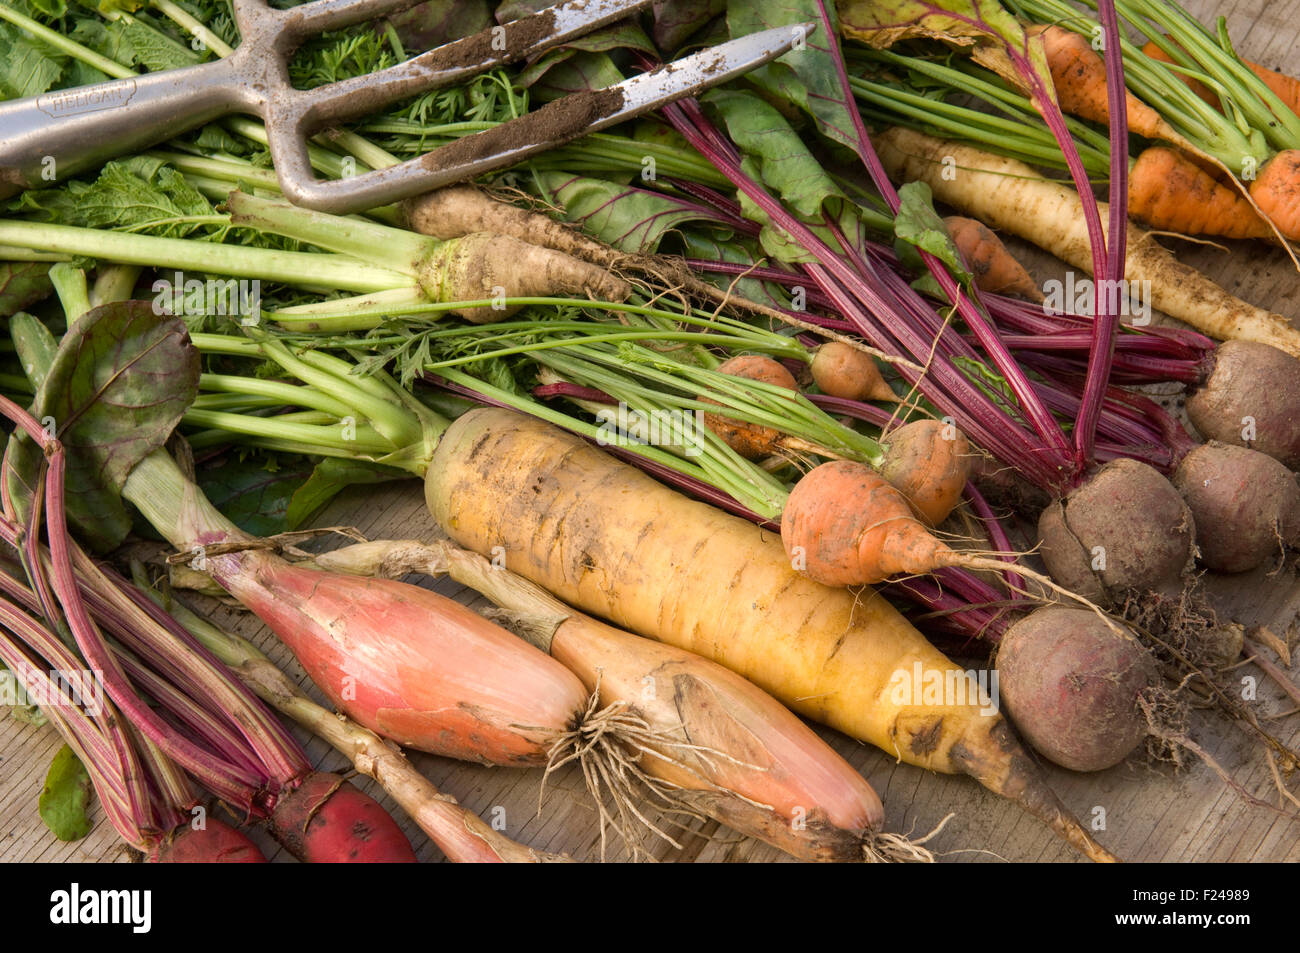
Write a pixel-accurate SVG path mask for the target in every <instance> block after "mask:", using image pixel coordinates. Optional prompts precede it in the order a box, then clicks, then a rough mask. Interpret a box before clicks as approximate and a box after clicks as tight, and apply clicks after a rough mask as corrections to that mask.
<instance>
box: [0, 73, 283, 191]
mask: <svg viewBox="0 0 1300 953" xmlns="http://www.w3.org/2000/svg"><path fill="white" fill-rule="evenodd" d="M258 98H259V97H258V94H257V92H256V91H254V90H251V89H248V88H247V87H241V86H240V85H239V84H237V83H236V82H235V81H234V72H233V70H232V66H231V64H230V61H229V60H218V61H216V62H213V63H203V64H201V65H198V66H190V67H186V68H185V69H177V70H167V71H165V72H159V73H145V74H143V75H140V76H133V77H127V78H126V79H118V80H113V81H112V82H108V83H98V84H96V85H94V86H81V87H78V88H76V89H68V90H61V91H58V92H53V93H45V94H43V95H41V96H29V97H27V98H25V99H15V100H10V101H9V102H3V103H0V198H7V197H9V196H11V195H14V194H16V193H18V192H21V191H22V190H24V189H30V188H42V187H45V186H49V185H53V184H55V183H57V182H59V181H62V180H63V179H65V178H67V177H68V176H71V175H75V174H76V173H78V172H80V171H83V170H85V169H88V168H93V167H95V166H97V165H99V164H101V163H103V162H105V161H107V160H108V159H111V158H113V157H114V156H120V155H123V154H126V153H129V152H135V151H138V150H140V149H144V148H147V147H149V146H152V145H155V144H157V143H159V142H162V141H163V140H165V139H170V138H171V137H172V136H175V135H178V134H180V133H182V132H185V131H187V130H189V129H193V128H194V127H195V126H199V125H202V124H203V123H205V122H209V121H211V120H213V119H216V118H217V117H219V116H223V115H225V114H227V113H230V112H233V111H234V110H235V109H238V108H241V107H242V108H251V107H252V106H254V105H255V104H256V103H257V100H258Z"/></svg>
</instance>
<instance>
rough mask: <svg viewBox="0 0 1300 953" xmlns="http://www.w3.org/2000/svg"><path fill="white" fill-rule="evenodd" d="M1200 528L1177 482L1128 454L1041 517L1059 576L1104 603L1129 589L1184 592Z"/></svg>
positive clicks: (1047, 554)
mask: <svg viewBox="0 0 1300 953" xmlns="http://www.w3.org/2000/svg"><path fill="white" fill-rule="evenodd" d="M1194 533H1195V521H1194V519H1193V518H1192V513H1191V510H1190V509H1188V506H1187V504H1186V503H1185V502H1183V498H1182V497H1181V496H1180V495H1179V493H1178V490H1177V489H1175V488H1174V486H1173V484H1172V483H1170V482H1169V481H1168V480H1166V479H1165V478H1164V477H1163V476H1161V475H1160V473H1159V472H1157V471H1156V470H1155V469H1154V468H1152V467H1149V466H1147V465H1146V464H1145V463H1138V462H1137V461H1135V460H1127V459H1124V460H1116V461H1115V462H1113V463H1108V464H1106V466H1104V467H1102V468H1101V469H1100V470H1099V471H1097V473H1096V474H1095V475H1094V476H1093V477H1092V478H1091V479H1090V480H1088V482H1087V483H1085V484H1083V486H1081V487H1079V488H1078V489H1077V490H1075V491H1074V492H1072V493H1071V494H1070V495H1069V496H1067V497H1066V498H1065V499H1064V500H1061V501H1059V502H1056V503H1052V504H1051V505H1049V506H1048V507H1047V508H1046V509H1044V510H1043V512H1042V515H1041V516H1040V517H1039V520H1038V539H1039V543H1040V544H1041V547H1042V550H1041V551H1042V555H1043V561H1044V562H1045V563H1047V569H1048V572H1050V573H1051V574H1052V578H1053V579H1055V580H1056V582H1057V583H1059V584H1060V585H1062V586H1064V587H1066V588H1067V589H1069V590H1071V591H1072V592H1077V593H1079V594H1080V595H1082V596H1086V597H1088V598H1089V599H1091V600H1092V601H1093V602H1097V603H1101V604H1103V605H1105V604H1109V603H1110V602H1111V601H1112V600H1113V599H1114V598H1115V597H1116V596H1117V595H1119V594H1120V593H1124V592H1138V593H1147V592H1161V593H1168V594H1170V595H1173V594H1176V593H1178V592H1180V591H1181V590H1182V587H1183V581H1182V580H1183V574H1184V573H1185V572H1186V571H1187V570H1188V569H1189V568H1190V567H1191V565H1192V561H1193V552H1194V548H1195V547H1194V543H1193V536H1194Z"/></svg>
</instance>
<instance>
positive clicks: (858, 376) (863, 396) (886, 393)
mask: <svg viewBox="0 0 1300 953" xmlns="http://www.w3.org/2000/svg"><path fill="white" fill-rule="evenodd" d="M812 376H813V380H814V381H816V382H817V386H818V388H820V390H821V392H822V393H823V394H829V395H830V396H831V397H843V398H844V399H846V400H889V401H896V400H898V396H897V395H896V394H895V393H894V389H893V388H892V387H890V386H889V384H888V383H886V382H885V379H884V378H883V377H881V376H880V368H878V367H877V366H876V362H875V361H874V360H873V359H872V357H871V355H870V354H867V353H866V352H865V351H861V350H859V349H858V348H856V347H854V346H853V345H851V344H845V343H844V342H843V341H827V342H826V343H825V344H823V345H822V346H821V347H819V348H817V353H816V354H814V355H813V359H812Z"/></svg>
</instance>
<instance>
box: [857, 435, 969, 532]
mask: <svg viewBox="0 0 1300 953" xmlns="http://www.w3.org/2000/svg"><path fill="white" fill-rule="evenodd" d="M886 440H887V443H888V445H889V446H888V449H887V450H886V451H885V459H884V461H883V462H882V463H881V465H880V475H881V476H883V477H884V478H885V479H886V480H888V481H889V482H890V484H891V485H892V486H893V487H894V488H895V489H896V490H898V491H899V492H900V493H902V494H903V496H904V497H905V498H906V499H907V501H908V502H909V503H910V504H911V505H912V510H913V511H914V512H915V513H916V514H917V515H918V516H920V517H921V519H923V520H925V521H926V522H927V523H929V524H930V525H931V526H938V525H939V524H940V523H942V522H943V521H944V520H945V519H947V518H948V514H949V513H951V512H952V511H953V509H955V508H956V506H957V504H958V503H960V502H961V495H962V491H963V490H964V489H965V488H966V481H967V480H968V479H970V470H971V462H972V460H973V459H974V456H973V455H972V453H971V448H970V442H969V441H968V440H967V439H966V437H965V436H964V435H963V434H962V432H961V431H960V430H958V429H957V428H956V427H954V426H953V425H952V424H948V423H944V422H943V421H941V420H916V421H913V422H912V423H910V424H905V425H904V426H902V427H899V428H898V429H897V430H895V431H892V432H891V433H890V434H889V435H888V437H887V438H886Z"/></svg>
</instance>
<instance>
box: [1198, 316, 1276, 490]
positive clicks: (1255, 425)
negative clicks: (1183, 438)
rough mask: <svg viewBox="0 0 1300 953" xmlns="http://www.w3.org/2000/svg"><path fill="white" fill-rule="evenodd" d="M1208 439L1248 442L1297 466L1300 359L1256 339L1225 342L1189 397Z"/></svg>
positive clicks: (1242, 445)
mask: <svg viewBox="0 0 1300 953" xmlns="http://www.w3.org/2000/svg"><path fill="white" fill-rule="evenodd" d="M1187 416H1188V417H1190V418H1191V421H1192V423H1193V424H1194V425H1195V426H1196V429H1197V430H1199V431H1200V432H1201V434H1202V435H1203V436H1204V437H1205V438H1206V439H1207V440H1217V441H1219V442H1220V443H1227V444H1232V445H1233V446H1238V447H1250V448H1252V449H1255V450H1258V451H1260V452H1261V453H1266V454H1268V455H1269V456H1270V457H1273V458H1274V459H1276V460H1280V461H1281V462H1282V463H1284V464H1286V466H1288V467H1290V468H1291V469H1292V470H1296V469H1300V360H1296V359H1295V358H1294V357H1292V356H1291V355H1290V354H1287V353H1286V352H1285V351H1280V350H1278V349H1277V348H1275V347H1271V346H1269V345H1267V344H1258V343H1256V342H1254V341H1225V342H1224V343H1223V344H1220V345H1219V347H1218V349H1217V350H1216V351H1215V354H1214V369H1213V371H1212V372H1211V373H1210V375H1209V377H1208V378H1207V379H1206V381H1205V383H1204V384H1202V385H1201V387H1200V388H1199V389H1197V390H1196V391H1195V392H1194V393H1193V394H1192V395H1191V397H1189V398H1188V400H1187Z"/></svg>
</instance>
